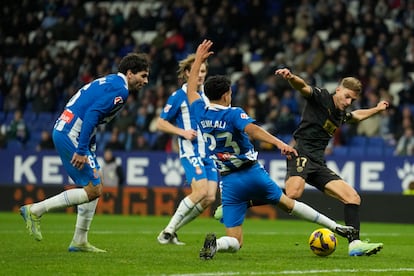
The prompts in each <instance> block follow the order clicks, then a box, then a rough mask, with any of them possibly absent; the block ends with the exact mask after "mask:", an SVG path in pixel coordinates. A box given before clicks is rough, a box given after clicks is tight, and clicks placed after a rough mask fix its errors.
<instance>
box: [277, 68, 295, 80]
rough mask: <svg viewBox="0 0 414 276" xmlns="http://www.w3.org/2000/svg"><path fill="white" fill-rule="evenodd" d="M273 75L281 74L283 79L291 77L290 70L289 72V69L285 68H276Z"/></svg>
mask: <svg viewBox="0 0 414 276" xmlns="http://www.w3.org/2000/svg"><path fill="white" fill-rule="evenodd" d="M275 75H279V76H282V77H283V78H284V79H287V80H288V79H291V78H292V77H293V74H292V72H290V70H289V69H287V68H283V69H277V70H276V71H275Z"/></svg>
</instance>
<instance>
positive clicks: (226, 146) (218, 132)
mask: <svg viewBox="0 0 414 276" xmlns="http://www.w3.org/2000/svg"><path fill="white" fill-rule="evenodd" d="M191 114H192V115H194V119H195V120H196V121H197V122H198V124H199V128H200V130H201V132H202V133H203V138H204V140H205V141H206V143H207V147H208V149H209V150H210V152H211V154H212V155H211V158H213V159H214V160H215V161H216V164H217V168H218V169H219V171H220V172H221V173H223V172H230V171H236V170H238V169H239V168H240V167H241V166H242V165H244V164H246V163H251V162H252V161H257V151H255V149H254V146H253V144H252V143H251V142H250V139H249V137H248V135H247V133H246V132H245V131H244V128H245V127H246V126H247V125H248V124H250V123H253V122H254V119H252V118H251V117H249V115H247V113H246V112H245V111H244V110H243V109H241V108H239V107H225V106H221V105H214V104H210V105H209V106H208V107H207V106H206V104H205V103H204V101H202V100H200V99H199V100H196V101H194V102H193V103H192V105H191Z"/></svg>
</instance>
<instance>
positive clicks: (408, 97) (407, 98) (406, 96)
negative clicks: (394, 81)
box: [398, 76, 414, 105]
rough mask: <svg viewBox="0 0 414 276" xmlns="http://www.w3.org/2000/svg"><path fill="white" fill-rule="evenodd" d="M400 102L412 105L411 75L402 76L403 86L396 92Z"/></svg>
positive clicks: (413, 91)
mask: <svg viewBox="0 0 414 276" xmlns="http://www.w3.org/2000/svg"><path fill="white" fill-rule="evenodd" d="M398 95H399V97H400V104H411V105H414V82H413V79H412V78H411V76H406V77H405V78H404V87H403V88H402V89H401V90H400V91H399V92H398Z"/></svg>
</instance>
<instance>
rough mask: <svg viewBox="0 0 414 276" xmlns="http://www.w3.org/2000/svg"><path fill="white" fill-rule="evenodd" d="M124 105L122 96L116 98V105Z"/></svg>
mask: <svg viewBox="0 0 414 276" xmlns="http://www.w3.org/2000/svg"><path fill="white" fill-rule="evenodd" d="M122 103H124V100H123V99H122V97H121V96H118V97H115V99H114V105H117V104H122Z"/></svg>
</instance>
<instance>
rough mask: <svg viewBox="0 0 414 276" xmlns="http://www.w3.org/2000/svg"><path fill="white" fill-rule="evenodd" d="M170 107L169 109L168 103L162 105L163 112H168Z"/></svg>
mask: <svg viewBox="0 0 414 276" xmlns="http://www.w3.org/2000/svg"><path fill="white" fill-rule="evenodd" d="M170 109H171V105H170V104H166V105H165V106H164V113H168V111H170Z"/></svg>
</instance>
